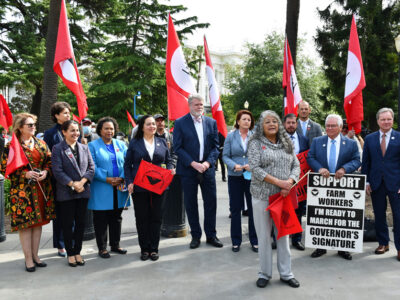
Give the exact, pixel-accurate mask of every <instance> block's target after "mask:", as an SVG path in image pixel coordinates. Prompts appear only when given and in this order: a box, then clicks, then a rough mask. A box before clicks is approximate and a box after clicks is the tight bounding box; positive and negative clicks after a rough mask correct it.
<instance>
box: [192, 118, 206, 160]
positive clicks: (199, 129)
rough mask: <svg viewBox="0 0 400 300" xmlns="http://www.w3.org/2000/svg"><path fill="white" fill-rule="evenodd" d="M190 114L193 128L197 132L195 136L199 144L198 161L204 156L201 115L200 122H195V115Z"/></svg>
mask: <svg viewBox="0 0 400 300" xmlns="http://www.w3.org/2000/svg"><path fill="white" fill-rule="evenodd" d="M191 116H192V119H193V123H194V128H195V129H196V132H197V138H198V139H199V144H200V151H199V153H200V154H199V161H202V160H203V156H204V134H203V117H201V122H196V121H195V119H196V117H195V116H193V115H192V114H191Z"/></svg>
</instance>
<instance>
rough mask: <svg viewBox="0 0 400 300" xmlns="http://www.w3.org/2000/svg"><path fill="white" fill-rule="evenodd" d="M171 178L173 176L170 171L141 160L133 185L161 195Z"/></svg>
mask: <svg viewBox="0 0 400 300" xmlns="http://www.w3.org/2000/svg"><path fill="white" fill-rule="evenodd" d="M173 178H174V175H172V173H171V171H170V170H167V169H163V168H161V167H159V166H156V165H153V164H151V163H149V162H147V161H145V160H142V161H141V163H140V165H139V169H138V171H137V173H136V176H135V180H134V181H133V184H136V185H137V186H140V187H141V188H143V189H146V190H149V191H151V192H154V193H156V194H159V195H161V194H162V193H163V192H164V191H165V189H166V188H167V187H168V186H169V184H170V183H171V181H172V179H173Z"/></svg>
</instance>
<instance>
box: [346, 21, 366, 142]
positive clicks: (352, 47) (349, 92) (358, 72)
mask: <svg viewBox="0 0 400 300" xmlns="http://www.w3.org/2000/svg"><path fill="white" fill-rule="evenodd" d="M365 86H366V84H365V76H364V68H363V63H362V58H361V50H360V42H359V40H358V34H357V26H356V20H355V18H354V16H353V20H352V22H351V29H350V41H349V52H348V54H347V69H346V87H345V91H344V111H345V113H346V118H347V124H348V126H349V130H351V129H354V131H355V133H357V134H358V133H360V132H361V121H362V120H364V109H363V98H362V90H363V89H364V88H365Z"/></svg>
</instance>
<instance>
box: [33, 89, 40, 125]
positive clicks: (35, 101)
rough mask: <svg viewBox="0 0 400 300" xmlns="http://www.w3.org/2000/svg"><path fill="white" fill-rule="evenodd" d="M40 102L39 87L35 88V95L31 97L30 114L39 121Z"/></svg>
mask: <svg viewBox="0 0 400 300" xmlns="http://www.w3.org/2000/svg"><path fill="white" fill-rule="evenodd" d="M41 100H42V88H41V86H39V85H37V86H36V91H35V95H33V97H32V106H31V114H34V115H36V116H37V117H38V119H40V106H41V105H40V104H41Z"/></svg>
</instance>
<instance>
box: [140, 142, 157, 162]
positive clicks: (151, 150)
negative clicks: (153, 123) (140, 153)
mask: <svg viewBox="0 0 400 300" xmlns="http://www.w3.org/2000/svg"><path fill="white" fill-rule="evenodd" d="M143 141H144V145H145V147H146V150H147V152H148V153H149V156H150V159H151V160H153V155H154V143H155V140H154V139H153V143H151V144H150V143H149V142H148V141H146V140H145V139H144V138H143Z"/></svg>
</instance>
